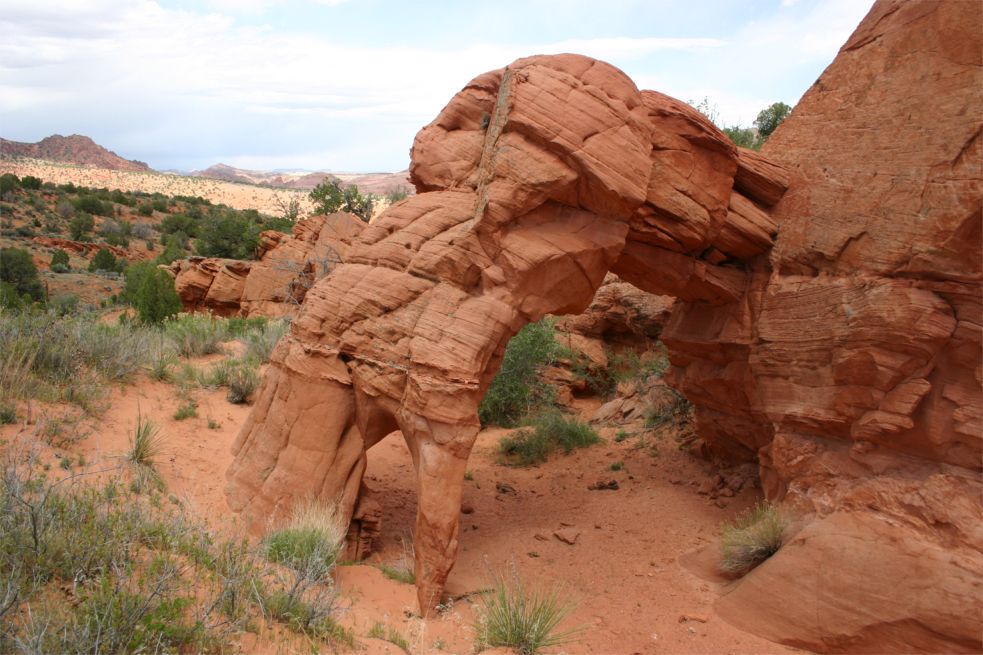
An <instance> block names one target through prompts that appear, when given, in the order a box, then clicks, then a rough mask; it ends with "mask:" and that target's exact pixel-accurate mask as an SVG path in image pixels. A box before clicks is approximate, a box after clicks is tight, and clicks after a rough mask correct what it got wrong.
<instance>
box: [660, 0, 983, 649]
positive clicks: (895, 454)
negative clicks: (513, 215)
mask: <svg viewBox="0 0 983 655" xmlns="http://www.w3.org/2000/svg"><path fill="white" fill-rule="evenodd" d="M981 18H983V15H981V12H980V6H979V5H978V4H976V3H964V2H940V3H935V2H900V1H899V2H878V3H877V4H875V6H874V8H873V9H872V10H871V12H870V14H869V15H868V16H867V18H866V19H865V20H864V21H863V23H862V24H861V25H860V26H859V27H858V29H857V30H856V32H855V33H854V34H853V36H852V37H851V38H850V39H849V41H847V43H846V44H845V45H844V46H843V48H842V49H841V50H840V53H839V55H838V56H837V58H836V60H835V61H834V62H833V64H832V65H831V66H830V67H829V68H828V69H827V70H826V72H825V73H824V74H823V75H822V77H820V78H819V80H818V81H817V82H816V83H815V84H814V85H813V87H812V88H811V89H810V90H809V91H808V92H807V93H806V95H805V96H804V97H803V98H802V100H801V102H800V103H799V104H798V106H796V107H795V110H794V111H793V114H792V116H791V117H790V118H789V119H788V120H787V121H786V122H785V123H784V124H783V125H782V126H781V127H780V128H779V129H778V130H777V131H776V133H775V134H774V135H773V136H772V138H771V139H770V140H769V141H768V143H767V145H766V146H765V148H764V154H765V156H767V157H768V158H769V159H771V160H772V161H775V162H778V163H780V164H783V165H784V166H785V168H786V169H787V170H788V171H789V174H790V185H789V189H788V192H787V193H786V194H785V195H784V196H783V197H782V199H781V200H780V201H779V202H778V203H777V204H776V205H775V206H774V209H773V211H772V217H773V219H774V220H775V221H776V222H778V223H779V224H780V225H781V232H780V235H779V238H778V239H777V242H776V245H775V247H774V249H773V250H772V252H771V254H770V256H769V260H768V262H767V266H766V267H765V268H764V269H763V270H762V272H761V273H760V274H756V275H754V276H753V277H752V284H751V285H750V287H749V290H748V292H747V293H746V295H745V298H744V299H742V301H741V302H740V303H735V304H734V305H732V306H731V307H729V308H726V307H720V308H714V309H713V310H712V311H708V310H707V309H705V308H699V307H695V306H689V307H683V308H682V311H680V312H679V313H678V314H675V313H674V315H673V317H672V319H671V321H670V324H669V326H668V327H667V329H666V333H665V334H664V337H665V338H666V341H667V343H668V344H669V347H670V350H671V351H674V352H675V353H678V354H676V355H674V362H675V363H678V364H680V366H679V367H678V368H677V369H676V373H677V375H676V378H675V379H676V381H677V383H679V384H680V386H681V388H682V390H683V391H684V392H685V393H686V394H687V395H688V396H690V397H692V398H693V399H694V400H695V401H696V402H697V404H698V405H699V406H698V409H697V417H698V420H699V421H700V428H701V434H702V436H704V438H705V439H707V440H708V444H709V446H710V447H711V448H712V449H715V450H717V451H718V452H727V453H731V454H735V455H739V456H744V455H746V456H749V457H753V458H756V459H757V460H758V461H759V462H760V464H761V473H762V481H763V483H764V486H765V488H766V491H767V493H768V495H769V497H771V498H773V499H784V500H785V503H786V505H788V506H791V507H795V508H798V509H799V511H803V512H809V513H814V515H815V520H814V521H812V522H811V523H810V524H809V525H808V526H807V527H806V528H805V529H804V530H803V531H802V532H801V533H799V534H798V535H796V536H795V537H794V539H793V540H792V542H791V544H789V545H788V546H786V547H785V548H783V549H782V550H781V551H780V552H779V554H778V555H777V556H776V557H774V558H772V559H771V560H769V561H768V562H766V563H765V564H764V565H763V566H761V567H760V568H759V569H757V570H756V571H755V572H754V573H752V574H751V575H750V576H748V577H747V578H745V579H744V580H742V581H741V583H740V584H738V585H737V586H736V587H735V588H734V589H733V590H732V591H731V592H730V593H729V595H727V596H726V597H724V598H723V599H722V600H721V602H720V604H719V610H720V612H721V613H722V614H723V615H724V616H725V617H726V618H729V619H731V620H732V621H734V622H735V623H737V624H739V625H742V626H745V627H752V628H753V629H754V630H755V631H756V632H758V633H759V634H762V635H763V636H766V637H769V638H771V639H775V640H780V641H784V642H786V643H790V644H793V645H797V646H802V647H805V648H809V649H813V650H822V651H849V652H875V651H876V652H888V651H903V652H912V651H945V652H979V651H980V650H981V647H983V644H981V634H983V578H981V571H983V557H981V552H983V530H981V527H980V526H983V511H981V504H980V498H981V493H983V487H981V484H980V466H981V428H983V426H981V420H980V411H981V406H980V405H981V383H983V366H981V325H983V320H981V319H983V311H981V305H980V301H981V287H980V281H981V260H983V255H981V230H980V228H981V213H980V210H981V180H980V178H981V175H980V173H981V171H980V167H981V141H980V129H981V128H980V119H981V116H983V99H981V98H983V96H981V93H980V89H981V88H983V76H981V72H980V71H981V68H980V64H981V61H980V59H981V52H983V38H981V31H983V27H981V26H983V22H981ZM834 133H835V134H840V135H842V136H844V137H846V138H843V139H840V138H834V137H832V136H831V135H832V134H834ZM710 325H713V326H714V327H698V326H710ZM710 342H715V343H712V344H711V343H710ZM683 353H685V354H683ZM742 353H746V354H742ZM724 360H728V361H729V363H728V365H727V368H728V369H729V370H728V371H727V372H726V373H725V372H724V370H723V369H722V367H721V366H720V364H719V362H721V361H724ZM704 371H705V372H707V373H709V372H711V371H716V373H713V374H707V373H704ZM708 387H709V389H708ZM741 389H744V390H745V391H740V390H741ZM703 399H707V400H708V402H706V403H704V402H702V401H703ZM739 403H746V404H745V406H746V407H747V408H748V410H747V412H745V413H743V414H737V415H735V414H736V413H735V412H734V411H733V408H734V407H737V406H739ZM740 434H744V435H746V436H745V437H744V438H739V439H738V441H740V445H739V446H737V445H736V444H735V443H734V441H735V436H736V435H740ZM763 590H766V591H765V593H761V592H762V591H763Z"/></svg>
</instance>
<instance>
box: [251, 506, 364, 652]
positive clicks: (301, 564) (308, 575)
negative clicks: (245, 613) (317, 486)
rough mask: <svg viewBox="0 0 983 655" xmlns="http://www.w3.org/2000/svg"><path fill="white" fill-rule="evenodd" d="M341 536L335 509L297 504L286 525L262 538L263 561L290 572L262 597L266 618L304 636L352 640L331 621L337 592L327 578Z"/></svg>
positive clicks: (337, 552) (338, 550)
mask: <svg viewBox="0 0 983 655" xmlns="http://www.w3.org/2000/svg"><path fill="white" fill-rule="evenodd" d="M344 537H345V532H344V528H343V527H342V526H341V525H340V523H339V520H338V517H337V512H336V507H335V505H333V504H330V503H324V502H320V501H316V500H310V501H307V502H303V503H300V504H298V505H297V506H296V507H295V508H294V511H293V513H292V515H291V518H290V521H289V522H288V523H287V525H285V526H284V527H282V528H280V529H278V530H274V531H273V532H270V533H269V534H268V535H267V536H266V538H265V539H264V540H263V546H262V548H263V552H264V554H265V556H266V558H267V559H268V560H269V561H270V562H273V563H274V564H278V565H280V566H282V567H283V568H284V569H286V571H287V572H288V573H287V574H286V576H285V577H284V576H281V578H280V581H281V587H282V590H281V591H278V592H276V593H273V594H269V595H267V596H266V597H265V598H264V601H263V602H264V605H265V608H266V610H267V611H268V612H269V613H270V615H272V616H273V617H275V618H277V619H279V620H281V621H283V622H284V623H286V624H287V625H288V626H289V627H290V628H291V629H294V630H297V631H299V632H303V633H304V634H308V635H314V636H317V637H320V638H329V639H334V640H341V641H346V640H347V641H352V640H353V637H351V635H350V634H349V633H347V632H346V631H344V630H342V629H341V628H340V627H339V626H338V625H337V623H335V622H334V619H333V618H332V616H331V615H332V613H333V611H334V601H335V592H334V589H333V587H332V586H331V580H330V574H331V570H332V569H333V568H334V566H335V563H336V562H337V560H338V554H339V553H340V552H341V546H342V543H343V542H344Z"/></svg>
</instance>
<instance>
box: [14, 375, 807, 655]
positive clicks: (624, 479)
mask: <svg viewBox="0 0 983 655" xmlns="http://www.w3.org/2000/svg"><path fill="white" fill-rule="evenodd" d="M215 357H216V356H213V357H212V359H214V358H215ZM208 361H210V360H209V359H202V360H198V361H197V362H196V364H197V365H199V366H200V365H204V364H205V363H207V362H208ZM196 398H197V401H198V417H197V418H190V419H186V420H184V421H176V420H174V419H173V414H174V411H175V410H176V409H177V407H178V405H179V404H180V403H181V400H180V399H179V398H178V397H177V394H176V389H175V387H173V386H172V385H170V384H166V383H160V382H155V381H152V380H149V379H146V378H144V377H143V376H138V378H137V379H136V380H135V381H133V382H132V383H130V384H128V385H124V386H119V387H117V388H115V389H114V390H113V391H112V393H111V397H110V401H111V405H110V406H109V407H108V409H107V410H106V411H105V413H104V414H103V415H101V416H100V417H99V418H98V419H95V420H88V421H85V422H84V423H83V425H84V428H85V432H86V433H87V436H86V437H85V438H84V439H82V440H81V441H80V442H78V443H77V444H74V445H72V446H69V447H68V449H67V451H64V452H65V454H67V455H69V456H72V457H76V458H77V456H78V455H83V456H84V458H85V460H86V466H87V467H88V469H89V470H97V469H99V468H101V467H105V466H110V465H112V463H113V462H118V459H117V458H118V457H119V456H120V455H121V454H122V453H123V452H125V450H126V446H127V441H128V439H129V435H130V434H131V432H132V430H133V428H134V426H135V424H136V421H137V416H138V414H139V415H142V416H144V417H149V418H151V419H152V420H153V421H154V422H155V423H156V424H157V425H159V426H161V428H162V432H163V434H164V435H165V438H166V446H165V449H164V450H165V452H164V455H163V457H162V458H161V461H160V462H159V465H158V468H159V470H160V472H161V475H162V477H163V480H164V482H165V484H166V485H167V490H168V492H169V494H172V495H173V496H174V497H176V499H178V500H179V501H180V502H181V503H183V504H184V505H185V506H186V507H187V508H188V509H189V510H190V511H191V512H192V513H193V514H195V515H197V516H199V517H202V518H204V519H205V520H207V521H208V522H209V523H210V524H211V525H213V526H215V527H217V528H220V529H223V530H233V531H234V530H235V529H236V528H235V517H234V515H232V514H231V513H230V511H229V510H228V507H227V505H226V502H225V497H224V493H223V488H224V472H225V469H226V468H227V467H228V465H229V464H230V462H231V459H232V456H231V453H230V445H231V443H232V441H233V440H234V439H235V436H236V433H237V432H238V429H239V426H240V425H241V424H242V423H243V421H244V420H245V418H246V416H247V414H248V412H249V407H248V406H241V405H232V404H230V403H228V402H227V401H226V399H225V393H224V390H217V391H212V392H206V391H201V392H198V393H197V394H196ZM578 403H579V404H578V407H577V409H578V410H580V412H581V413H582V414H583V415H589V413H590V412H591V411H592V410H593V409H594V408H595V407H596V401H590V400H588V401H578ZM49 411H50V410H49ZM41 413H42V411H41V408H38V409H37V411H35V418H38V417H39V416H40V415H41ZM209 420H211V421H212V422H213V423H212V425H213V427H212V428H210V427H209ZM216 423H217V427H215V424H216ZM30 429H31V426H27V427H26V428H25V427H23V426H21V427H18V426H3V428H2V429H0V440H3V439H10V438H11V437H13V436H14V435H15V434H16V433H17V432H18V430H20V431H22V432H23V431H25V430H30ZM505 432H506V431H504V430H499V429H496V430H487V431H485V432H483V433H482V434H480V435H479V437H478V442H477V444H476V447H475V450H474V453H473V455H472V458H471V467H470V476H469V477H471V478H472V479H471V480H469V481H468V482H467V483H466V489H465V494H464V506H465V511H466V512H467V513H465V514H463V515H462V530H461V549H460V554H459V557H458V561H457V565H456V567H455V569H454V571H453V573H452V574H451V578H450V580H449V582H448V592H449V594H450V595H451V596H454V597H456V598H457V600H456V601H454V602H453V603H451V605H450V607H449V609H448V610H447V611H446V612H445V613H444V615H443V616H441V617H440V618H437V619H433V620H429V621H424V620H422V619H420V618H419V617H418V616H417V615H416V613H415V610H416V598H415V591H414V588H413V587H412V586H411V585H406V584H401V583H398V582H394V581H392V580H389V579H387V578H386V577H385V576H384V575H383V574H382V572H381V571H380V570H379V569H378V568H375V567H374V566H372V564H378V563H387V564H393V565H398V564H400V563H401V560H405V559H406V558H407V556H408V555H409V553H408V548H407V544H408V543H409V542H411V535H412V528H413V522H414V513H415V502H416V501H415V491H414V487H415V485H414V478H413V474H412V464H411V459H410V455H409V452H408V450H407V449H406V446H405V444H404V442H403V440H402V438H401V436H400V435H399V434H398V433H394V434H392V435H390V436H389V437H388V438H386V439H385V440H384V441H382V442H380V443H379V444H378V445H377V446H376V447H374V448H373V449H372V450H371V451H370V452H369V467H368V473H367V483H368V484H369V486H370V487H371V488H372V489H373V490H374V491H375V492H376V494H377V497H378V498H379V499H380V501H381V502H382V503H383V505H384V524H383V535H382V538H381V540H380V541H379V543H378V546H379V549H378V552H376V553H375V554H373V555H372V556H371V557H370V558H369V560H368V562H367V563H366V564H362V565H349V566H341V567H339V568H338V570H337V582H338V587H339V589H340V594H341V596H340V605H341V607H342V611H341V622H342V624H343V625H346V626H348V627H351V628H353V629H354V631H355V634H356V635H357V636H358V638H359V640H360V641H361V642H362V644H363V646H365V650H362V651H360V652H368V653H400V652H402V651H401V650H399V649H398V648H396V647H395V646H394V645H392V644H390V643H387V642H384V641H380V640H369V639H366V638H365V635H366V633H367V632H368V630H369V629H370V628H371V626H372V625H373V624H375V623H376V622H382V623H383V624H384V625H386V626H387V628H393V629H395V630H396V631H398V632H399V633H400V634H401V635H402V636H403V637H404V638H406V639H407V640H408V641H409V643H410V646H411V648H410V650H411V652H412V653H471V652H473V639H474V630H473V627H472V625H473V620H474V616H475V610H476V605H475V603H476V602H477V600H476V596H475V592H478V591H480V590H482V589H485V588H487V587H488V574H489V571H490V570H493V569H494V570H504V568H503V567H512V566H514V567H515V568H516V569H517V570H518V571H519V572H520V573H521V575H522V576H523V578H524V579H527V580H531V581H535V580H538V581H543V582H547V583H550V584H552V583H556V584H559V585H560V586H561V588H562V589H563V590H564V597H565V598H569V599H571V600H572V601H574V602H576V603H577V609H576V610H575V611H574V612H573V614H572V615H571V616H570V618H569V619H568V620H567V621H565V622H564V624H563V627H564V628H580V629H581V630H582V631H581V633H580V635H579V639H578V640H577V641H576V642H573V643H571V644H569V645H567V646H564V647H563V648H561V649H555V651H554V652H566V653H571V654H572V653H612V654H614V653H619V654H620V653H625V654H629V653H787V652H794V649H790V648H786V647H783V646H780V645H777V644H773V643H771V642H768V641H764V640H762V639H759V638H757V637H754V636H753V635H750V634H748V633H745V632H742V631H740V630H738V629H736V628H734V627H732V626H730V625H729V624H727V623H725V622H724V621H722V620H721V619H720V618H718V617H717V616H716V615H715V614H714V612H713V607H712V606H713V602H714V600H715V598H716V597H717V596H718V595H719V593H720V591H721V586H722V584H723V583H722V582H719V581H718V582H713V581H708V580H706V579H704V578H701V577H698V576H697V575H694V573H693V572H691V571H690V570H688V569H687V568H686V567H684V566H683V565H682V564H681V563H680V561H681V559H682V560H685V559H686V558H687V557H689V556H690V555H689V554H691V553H693V552H694V551H696V550H699V549H700V548H703V547H707V545H708V544H712V541H713V539H714V537H715V535H716V534H717V532H718V529H719V526H720V523H721V522H723V521H726V520H729V519H731V518H733V517H734V516H735V515H736V514H737V513H739V512H740V511H741V510H743V509H744V508H746V507H748V506H750V505H752V504H753V503H754V502H756V500H757V492H756V491H755V490H750V489H748V490H745V491H743V492H741V493H740V494H739V495H738V496H737V497H735V498H732V499H728V500H729V504H728V505H727V506H726V507H718V506H717V505H715V504H712V503H711V502H710V501H709V500H708V499H707V498H706V497H705V496H701V495H700V494H698V492H697V486H698V485H699V483H700V482H701V481H703V480H704V479H706V477H707V475H708V473H709V469H707V468H705V467H706V465H705V464H704V463H702V462H700V461H699V460H696V459H694V458H693V457H691V456H690V455H688V454H687V453H684V452H681V451H679V450H678V449H677V448H676V447H675V444H674V443H662V444H660V448H659V454H658V455H656V456H653V455H651V454H650V453H649V452H648V451H647V450H644V449H638V448H636V445H637V441H636V440H634V439H629V440H626V441H624V442H623V443H615V442H614V440H613V438H612V437H613V433H614V430H613V429H605V430H602V436H604V437H605V442H604V443H602V444H599V445H596V446H593V447H591V448H589V449H586V450H582V451H579V452H576V453H574V454H571V455H566V456H564V455H557V456H554V457H553V458H552V459H551V460H550V461H549V462H547V463H546V464H544V465H542V466H539V467H535V468H529V469H517V468H508V467H504V466H501V465H499V464H497V463H496V461H495V454H494V449H495V445H496V443H497V441H498V439H499V438H500V437H501V436H502V435H503V434H504V433H505ZM49 454H50V455H51V456H54V455H55V453H49ZM59 454H61V453H59ZM615 462H623V468H622V469H621V470H619V471H613V470H611V464H612V463H615ZM52 470H54V471H57V470H58V467H57V466H53V467H52ZM612 479H613V480H617V482H618V485H619V488H618V489H617V490H613V491H612V490H605V491H591V490H589V489H588V488H587V487H588V485H589V484H591V483H593V482H596V481H598V480H612ZM561 529H565V530H566V531H567V532H568V533H569V535H568V536H571V535H575V539H574V543H573V545H570V544H567V543H564V542H563V541H560V540H559V539H558V538H557V537H556V536H555V534H554V533H555V532H558V531H560V530H561ZM240 647H241V648H242V649H243V650H245V651H246V652H254V653H271V654H272V653H294V652H296V653H301V652H305V653H306V652H311V646H310V644H307V643H305V642H303V641H301V640H299V639H297V638H296V637H295V636H292V635H289V634H284V633H283V632H282V630H277V629H275V628H273V629H271V628H265V629H263V630H262V631H261V632H260V634H259V635H258V636H256V635H245V636H244V637H243V639H242V642H241V643H240ZM325 652H327V649H325Z"/></svg>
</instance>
